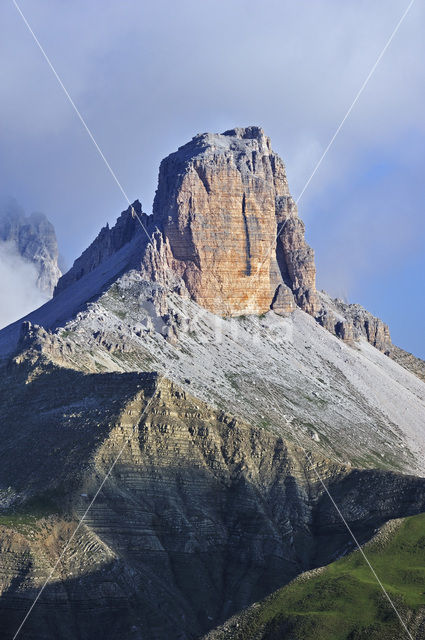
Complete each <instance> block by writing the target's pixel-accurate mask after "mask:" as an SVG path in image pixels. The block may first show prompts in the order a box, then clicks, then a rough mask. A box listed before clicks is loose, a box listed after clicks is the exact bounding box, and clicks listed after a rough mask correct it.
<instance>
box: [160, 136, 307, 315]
mask: <svg viewBox="0 0 425 640" xmlns="http://www.w3.org/2000/svg"><path fill="white" fill-rule="evenodd" d="M153 215H154V218H155V220H156V221H160V223H161V228H162V230H163V234H164V237H165V238H166V241H167V243H168V246H169V249H170V252H171V255H172V258H173V260H172V265H173V269H174V270H175V271H176V272H177V273H179V275H180V276H181V277H182V278H183V280H184V282H185V284H186V287H187V289H188V291H189V293H190V295H191V296H192V298H193V299H194V300H196V301H197V302H198V303H199V304H201V305H202V306H204V307H205V308H207V309H209V310H210V311H213V312H214V313H217V314H219V315H240V314H248V313H256V314H261V313H265V312H266V311H268V310H269V309H270V306H271V305H273V306H274V308H275V309H276V310H278V311H280V310H282V311H288V310H291V309H292V308H293V306H294V303H293V295H292V294H291V290H293V291H294V294H295V299H296V301H297V303H298V304H299V305H300V306H301V307H302V308H304V307H305V308H306V310H307V309H313V308H314V262H313V267H312V252H311V250H310V249H308V248H307V246H306V245H305V240H304V233H303V232H304V229H303V226H302V223H300V221H299V219H298V217H297V213H296V207H295V204H294V202H293V200H292V198H291V196H290V193H289V188H288V182H287V179H286V172H285V167H284V165H283V162H282V160H281V159H280V158H279V156H277V155H276V154H275V153H274V152H273V151H272V148H271V142H270V139H269V138H268V137H267V136H265V135H264V132H263V131H262V129H260V128H259V127H247V128H244V129H232V130H229V131H226V132H225V133H223V134H221V135H219V134H201V135H198V136H195V138H193V140H191V142H189V143H188V144H186V145H184V146H183V147H180V149H179V150H178V151H177V152H175V153H173V154H171V155H170V156H168V157H167V158H166V159H165V160H163V162H162V163H161V167H160V172H159V183H158V190H157V193H156V197H155V202H154V211H153ZM279 223H280V224H281V233H280V239H279V243H280V246H281V249H280V256H279V258H280V259H279V260H276V235H277V230H278V224H279ZM284 223H285V224H284ZM282 271H283V273H282ZM278 288H279V291H278ZM306 292H308V293H306ZM283 294H284V295H283Z"/></svg>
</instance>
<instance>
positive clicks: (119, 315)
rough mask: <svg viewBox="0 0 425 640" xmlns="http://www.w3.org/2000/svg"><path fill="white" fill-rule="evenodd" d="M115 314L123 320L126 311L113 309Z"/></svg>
mask: <svg viewBox="0 0 425 640" xmlns="http://www.w3.org/2000/svg"><path fill="white" fill-rule="evenodd" d="M115 315H116V316H118V318H120V319H121V320H125V318H126V316H127V313H126V312H125V311H120V310H118V311H115Z"/></svg>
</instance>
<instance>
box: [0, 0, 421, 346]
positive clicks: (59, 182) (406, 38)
mask: <svg viewBox="0 0 425 640" xmlns="http://www.w3.org/2000/svg"><path fill="white" fill-rule="evenodd" d="M407 4H408V2H407V0H388V1H387V2H386V3H385V8H383V4H382V2H381V1H380V0H359V1H358V2H355V3H349V2H347V3H341V2H337V1H336V0H321V2H311V1H310V0H299V2H296V3H295V2H291V1H290V0H267V2H263V3H259V2H256V1H254V0H232V2H217V0H204V1H203V2H198V1H197V0H181V2H178V3H176V2H174V0H158V1H157V2H155V3H149V2H133V1H131V0H130V1H126V2H119V3H117V2H115V1H114V0H93V2H90V3H87V2H84V0H75V2H72V3H57V2H55V1H54V0H46V2H43V3H39V5H38V6H37V9H36V10H35V9H34V6H33V4H32V3H31V2H29V1H28V0H21V6H22V10H23V12H24V13H25V15H26V16H27V18H28V20H29V21H30V23H31V25H32V26H33V28H34V30H35V32H36V34H37V35H38V36H39V38H40V41H41V42H42V43H43V46H44V47H45V49H46V51H47V53H48V55H49V56H50V57H51V59H52V62H53V63H54V65H55V67H56V69H57V71H58V73H59V74H60V76H61V77H62V79H63V81H64V83H65V85H66V87H67V88H68V90H69V91H70V93H71V95H72V97H73V98H74V100H75V102H76V104H77V105H78V107H79V109H80V110H81V113H82V114H83V116H84V117H85V119H86V120H87V123H88V125H89V127H90V128H91V130H92V131H93V134H94V136H95V138H96V140H97V141H98V143H99V145H100V146H101V148H102V150H103V151H104V153H105V155H106V157H107V158H108V160H109V161H110V163H111V166H112V167H113V169H114V171H115V173H116V175H117V176H118V178H119V180H120V181H121V183H122V185H123V187H124V189H125V190H126V191H127V193H128V195H129V198H130V199H131V200H133V199H134V198H136V197H138V198H140V199H141V201H142V203H143V205H144V208H145V210H146V211H149V210H150V207H151V204H152V200H153V196H154V192H155V188H156V181H157V174H158V166H159V162H160V160H161V159H162V158H163V157H164V156H165V155H167V154H168V153H170V152H172V151H174V150H175V149H176V147H177V146H178V145H180V144H183V143H185V142H186V141H187V140H188V139H190V138H191V137H192V136H193V135H195V134H196V133H199V132H202V131H224V130H225V129H228V128H231V127H234V126H245V125H249V124H259V125H262V126H263V127H264V129H265V131H266V133H267V134H268V135H270V136H271V138H272V142H273V146H274V149H275V150H276V151H277V152H278V153H279V154H280V155H281V156H282V158H283V160H284V161H285V164H286V167H287V171H288V177H289V182H290V186H291V190H292V192H293V193H294V195H295V196H296V195H297V194H298V193H299V192H300V191H301V189H302V187H303V186H304V184H305V182H306V180H307V179H308V177H309V175H310V174H311V172H312V170H313V168H314V166H315V164H316V162H317V160H318V159H319V158H320V155H321V153H322V151H323V149H324V148H325V146H326V145H327V143H328V141H329V140H330V138H331V136H332V135H333V133H334V132H335V130H336V127H337V126H338V124H339V123H340V122H341V120H342V118H343V116H344V115H345V113H346V111H347V109H348V108H349V106H350V105H351V103H352V101H353V99H354V97H355V95H356V94H357V92H358V90H359V88H360V86H361V85H362V83H363V82H364V80H365V78H366V76H367V74H368V73H369V71H370V69H371V68H372V65H373V64H374V63H375V61H376V59H377V57H378V55H379V53H380V52H381V51H382V49H383V47H384V45H385V44H386V42H387V40H388V37H389V36H390V34H391V32H392V30H393V28H394V26H395V25H396V23H397V21H398V20H399V18H400V16H401V15H402V13H403V12H404V10H405V9H406V7H407ZM424 18H425V6H424V5H423V4H422V3H414V5H413V6H412V9H411V11H410V13H409V14H408V16H407V17H406V19H405V21H404V22H403V24H402V26H401V28H400V30H399V32H398V33H397V35H396V36H395V38H394V40H393V41H392V43H391V45H390V46H389V48H388V50H387V51H386V53H385V55H384V56H383V58H382V60H381V62H380V63H379V65H378V67H377V69H376V71H375V73H374V74H373V77H372V78H371V80H370V82H369V84H368V86H367V87H366V89H365V90H364V92H363V93H362V95H361V98H360V99H359V101H358V103H357V104H356V105H355V107H354V109H353V111H352V113H351V114H350V116H349V118H348V119H347V121H346V123H345V124H344V127H343V129H342V130H341V132H340V134H339V135H338V137H337V139H336V141H335V143H334V145H333V146H332V148H331V150H330V152H329V153H328V154H327V156H326V158H325V160H324V161H323V163H322V165H321V166H320V169H319V171H318V172H317V174H316V175H315V176H314V178H313V180H312V182H311V184H310V185H309V187H308V189H307V191H306V192H305V194H304V196H303V198H302V200H301V202H300V206H299V210H300V215H301V217H303V219H305V221H306V223H307V232H308V237H309V240H310V242H311V244H312V246H313V247H314V248H315V249H316V254H317V258H318V263H319V280H320V279H321V281H322V282H324V283H325V284H326V286H327V287H328V288H331V289H333V290H341V291H347V290H348V292H349V294H350V297H351V293H352V292H354V293H355V295H358V293H359V292H361V291H363V290H364V291H366V290H367V288H368V287H369V283H370V281H371V279H378V280H379V279H381V281H383V280H384V279H385V278H388V277H390V275H389V274H390V272H391V268H392V267H391V264H389V263H392V262H394V263H396V264H400V263H401V262H402V261H403V260H404V259H405V257H406V255H407V254H408V251H409V242H410V240H409V238H414V237H415V236H416V238H418V239H422V243H423V242H425V236H424V233H425V232H424V230H423V227H422V226H421V217H423V214H422V203H423V200H424V195H425V194H424V193H423V187H422V186H421V185H422V182H423V181H422V178H421V177H420V176H418V175H416V178H415V180H412V174H414V173H415V171H416V169H415V167H416V164H417V162H418V161H422V160H423V158H422V157H421V156H420V154H419V153H418V151H417V146H418V145H419V146H422V148H425V111H424V109H423V104H424V99H425V65H424V62H423V61H424V60H425V39H424V38H423V28H422V25H423V21H424ZM0 20H1V22H2V24H3V25H4V29H3V37H2V39H1V42H0V55H1V57H2V59H3V60H4V61H5V64H4V65H3V67H2V72H1V74H2V75H1V82H0V104H1V105H2V122H3V124H4V125H5V126H4V127H3V133H2V143H3V148H4V151H5V152H4V153H3V154H2V159H0V175H2V179H3V181H4V183H5V185H6V189H7V191H8V192H10V193H14V194H16V195H17V197H18V198H19V201H20V202H22V204H23V206H24V208H25V209H27V210H34V209H37V210H41V211H45V212H46V214H47V216H48V218H49V219H51V220H52V221H53V222H54V224H55V228H56V230H57V234H58V239H59V245H60V248H61V251H62V253H63V254H64V257H65V259H66V261H67V262H68V263H71V262H72V260H73V259H74V258H75V257H76V256H77V255H78V254H79V253H81V251H82V250H83V249H84V248H85V247H86V246H87V245H88V243H89V242H90V240H91V239H92V238H93V237H94V236H95V235H96V233H97V232H98V230H99V228H100V227H101V226H102V225H103V224H104V223H105V222H106V221H109V222H110V223H111V222H113V221H114V219H115V218H116V217H117V215H118V214H119V212H120V211H121V210H123V209H124V208H125V207H126V203H125V202H124V199H123V196H122V194H121V193H120V191H119V190H118V188H117V186H116V184H115V183H114V181H113V180H112V178H111V176H110V174H109V173H108V171H107V169H106V168H105V166H104V165H103V163H102V161H101V160H100V158H99V156H98V154H97V152H96V150H95V149H94V147H93V144H92V142H91V141H90V140H89V138H88V136H87V133H86V132H85V131H84V130H83V128H82V126H81V123H80V122H79V121H78V118H77V117H76V115H75V113H74V112H73V111H72V108H71V106H70V105H69V103H68V102H67V100H66V98H65V96H64V95H63V93H62V91H61V89H60V87H59V86H58V84H57V81H56V80H55V78H54V77H53V75H52V73H51V70H50V69H49V68H48V65H47V64H46V61H45V60H44V59H43V57H42V56H41V53H40V52H39V51H38V50H37V48H36V45H35V44H34V42H33V40H32V39H31V36H30V34H29V33H28V31H27V30H26V27H25V25H24V24H23V22H22V20H21V18H20V17H19V15H18V14H17V12H16V10H15V9H14V7H13V4H12V3H3V4H2V5H1V6H0ZM398 156H399V157H402V158H403V162H402V163H400V162H398V159H397V158H398ZM387 158H391V161H392V162H393V164H394V166H395V167H396V169H397V171H396V172H395V173H394V174H393V176H392V178H388V179H386V180H384V181H378V182H377V183H376V184H377V185H378V186H380V191H379V192H378V191H376V190H375V191H374V190H373V188H372V187H371V185H370V184H369V183H368V179H367V176H368V175H369V176H370V177H373V175H374V171H375V169H376V166H377V165H379V164H380V163H381V162H382V161H385V160H386V159H387ZM406 194H407V196H406ZM406 197H407V198H408V202H407V203H406ZM394 203H397V207H398V209H399V211H398V215H399V222H398V224H395V221H394V220H393V211H394ZM387 219H388V224H387V223H386V220H387ZM402 226H403V227H404V229H402ZM360 229H361V232H360ZM369 230H371V231H372V232H373V233H372V234H370V232H369ZM378 231H379V232H380V241H379V240H378V238H377V236H376V233H377V232H378ZM375 232H376V233H375ZM398 236H400V237H401V238H402V241H401V242H398V241H397V237H398ZM406 238H407V239H406ZM338 248H340V249H338ZM342 248H343V250H342ZM338 251H339V253H338ZM378 258H379V259H378ZM335 264H337V268H335ZM424 270H425V265H424V269H423V270H422V272H423V271H424ZM420 274H421V271H420V270H419V272H417V273H416V274H412V278H414V279H416V280H417V282H418V289H421V288H422V289H423V276H422V281H420V277H421V275H420ZM357 299H358V298H357ZM360 301H361V300H360ZM418 324H419V322H418ZM412 348H413V347H412Z"/></svg>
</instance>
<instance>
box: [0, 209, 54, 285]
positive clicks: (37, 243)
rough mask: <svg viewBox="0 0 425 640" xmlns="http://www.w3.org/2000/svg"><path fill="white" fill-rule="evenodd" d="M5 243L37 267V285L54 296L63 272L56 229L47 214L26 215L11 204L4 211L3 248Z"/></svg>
mask: <svg viewBox="0 0 425 640" xmlns="http://www.w3.org/2000/svg"><path fill="white" fill-rule="evenodd" d="M2 243H6V244H7V245H8V247H11V248H12V249H13V250H14V251H16V252H17V254H18V255H19V256H20V257H21V258H23V259H24V260H25V261H26V262H29V263H31V264H33V265H34V266H35V268H36V271H37V280H36V286H37V287H38V289H39V290H40V291H41V292H42V293H43V294H45V295H46V296H48V297H50V296H51V295H52V293H53V289H54V288H55V286H56V283H57V281H58V280H59V278H60V276H61V271H60V269H59V267H58V244H57V240H56V234H55V229H54V227H53V225H52V223H51V222H49V220H48V219H47V218H46V216H45V215H44V214H43V213H32V214H31V215H29V216H25V214H24V213H23V211H22V210H21V209H20V208H19V207H18V206H17V205H16V204H15V203H10V204H9V206H8V207H7V208H5V209H4V210H3V211H2V212H1V213H0V251H1V250H2Z"/></svg>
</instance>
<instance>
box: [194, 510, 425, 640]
mask: <svg viewBox="0 0 425 640" xmlns="http://www.w3.org/2000/svg"><path fill="white" fill-rule="evenodd" d="M424 526H425V516H424V514H421V515H419V516H413V517H411V518H406V519H400V520H393V521H391V522H388V523H387V524H386V525H385V526H384V527H382V529H381V530H380V531H379V533H378V534H377V535H376V536H374V538H373V539H372V540H371V541H370V542H369V543H367V544H366V545H364V551H365V553H366V554H367V557H368V559H369V561H370V562H371V564H372V566H373V567H374V568H375V569H376V570H377V571H378V573H379V574H380V575H383V574H384V575H385V574H387V575H390V576H391V581H390V582H388V583H387V584H386V586H387V588H389V589H390V594H391V598H392V599H393V601H395V603H396V605H397V609H398V611H399V613H400V614H401V615H402V616H403V619H404V620H405V621H407V622H408V626H409V630H410V633H411V634H412V637H414V638H423V637H424V633H425V606H424V602H423V597H422V596H423V594H422V585H423V583H424V579H425V567H424V564H423V552H422V546H423V532H424ZM407 566H409V567H411V569H410V570H406V567H407ZM413 567H414V569H413ZM388 569H390V571H388ZM386 605H387V602H386V599H385V595H384V594H383V592H382V590H381V588H380V586H379V585H378V583H377V582H376V581H371V579H370V569H369V567H368V566H367V564H366V563H365V561H364V559H363V558H362V556H361V555H360V552H359V551H356V552H354V553H351V554H350V555H348V557H344V558H341V559H339V560H337V561H335V562H332V563H331V564H330V565H329V566H328V567H326V568H325V567H322V568H320V569H316V570H313V571H310V572H308V573H305V574H301V575H300V576H299V577H298V578H296V579H295V580H294V581H292V582H291V583H290V584H289V585H288V586H286V587H283V588H282V589H279V590H278V591H277V592H275V593H273V594H272V595H271V596H269V597H268V598H266V599H265V600H264V601H263V602H261V603H255V604H254V605H253V606H252V607H250V608H249V609H247V610H245V611H243V612H242V613H241V614H238V615H236V616H234V617H233V618H232V619H231V620H229V621H227V622H226V623H225V624H224V625H223V626H222V627H220V628H219V629H216V630H214V631H212V632H211V633H209V634H208V635H207V636H205V640H248V639H249V640H278V639H281V638H291V639H293V640H304V638H313V637H314V638H316V639H317V640H336V639H338V638H353V639H354V638H355V639H356V640H380V639H381V638H385V639H386V640H399V638H401V637H409V636H408V635H407V633H406V632H405V631H404V630H403V628H402V626H401V624H400V621H399V620H398V619H397V616H396V615H395V614H394V615H388V607H387V606H386Z"/></svg>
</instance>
